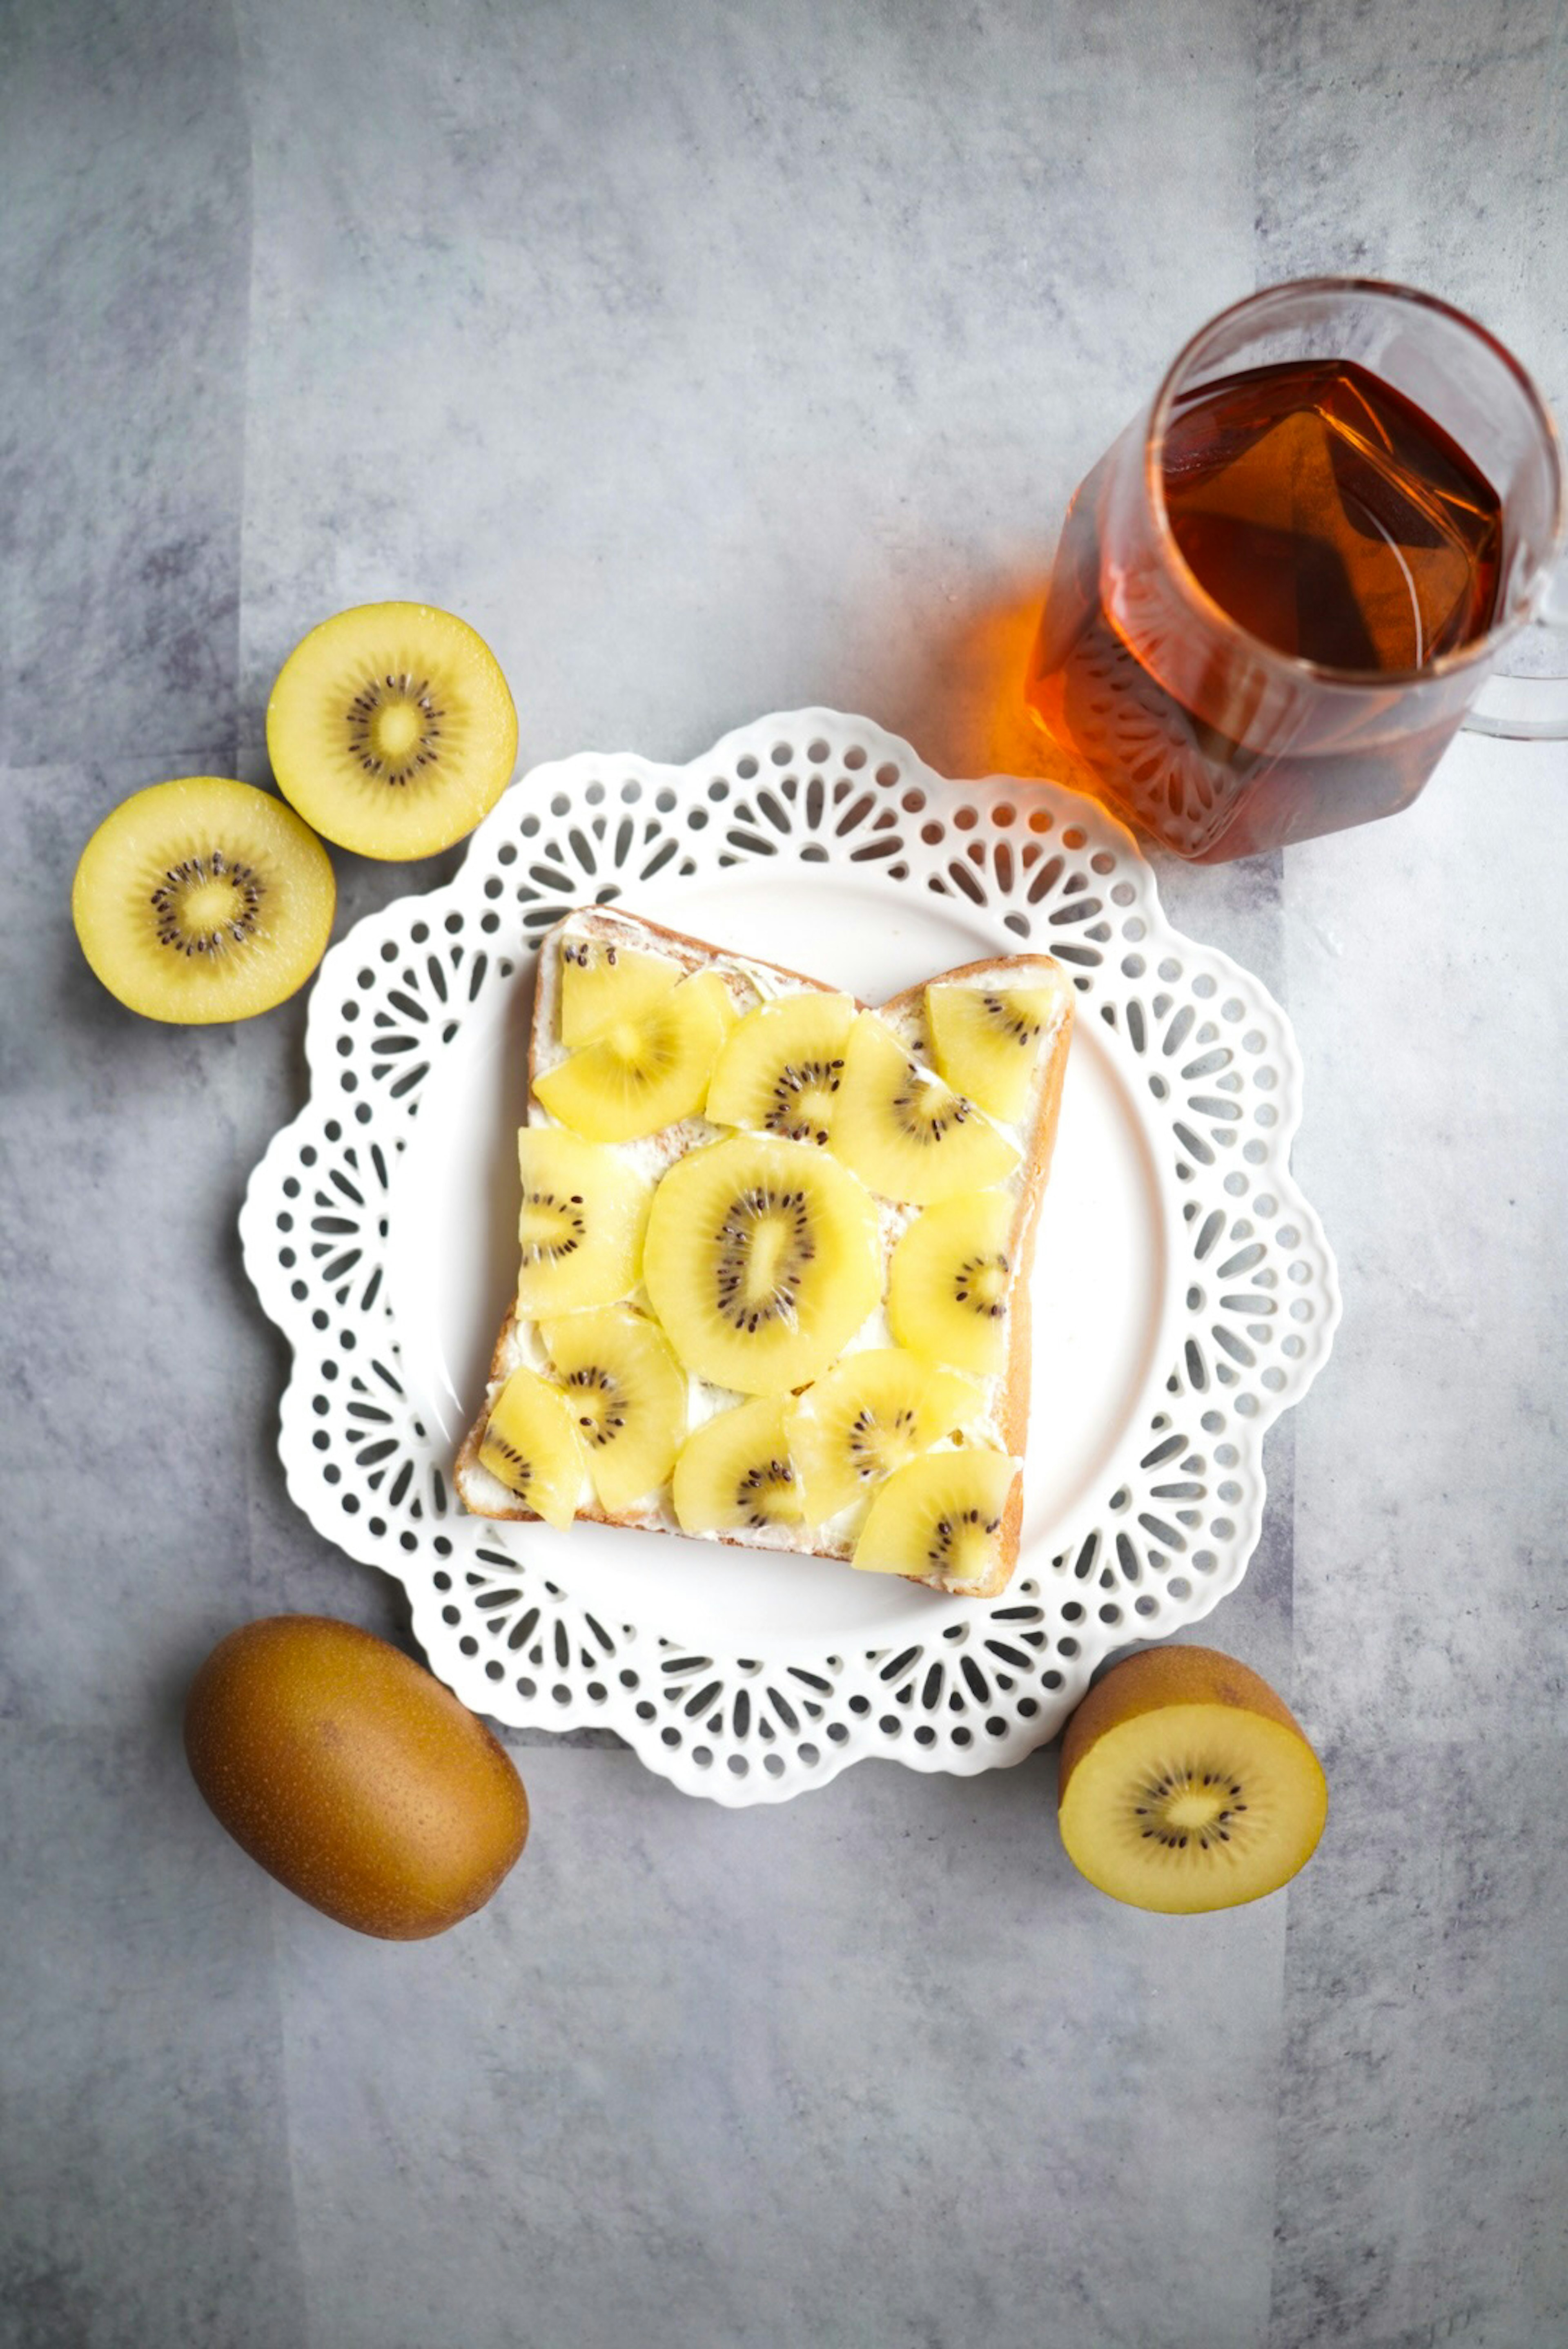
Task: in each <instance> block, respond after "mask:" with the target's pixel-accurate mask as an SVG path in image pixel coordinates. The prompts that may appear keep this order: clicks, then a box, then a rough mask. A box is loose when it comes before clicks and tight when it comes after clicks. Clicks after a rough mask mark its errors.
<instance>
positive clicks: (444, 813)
mask: <svg viewBox="0 0 1568 2349" xmlns="http://www.w3.org/2000/svg"><path fill="white" fill-rule="evenodd" d="M267 753H268V756H269V757H270V758H271V760H272V762H273V774H274V775H275V776H276V778H277V783H278V788H279V790H280V791H281V792H283V794H284V798H285V799H287V800H290V801H292V802H293V803H294V806H295V807H296V808H297V809H298V810H299V812H300V813H301V815H303V816H304V818H305V820H306V822H307V823H312V824H314V825H315V829H316V830H317V832H319V833H324V834H325V837H326V838H327V839H328V840H335V841H336V842H337V843H338V845H339V847H341V848H351V849H353V850H355V851H356V853H357V854H359V855H361V856H379V857H385V858H388V859H391V860H393V861H394V862H398V861H402V860H406V859H407V858H409V857H414V856H433V855H434V854H436V852H437V851H438V849H442V848H449V847H450V846H451V844H452V843H453V842H454V841H456V840H461V839H462V838H463V837H464V835H465V834H466V833H470V832H471V831H472V830H473V828H474V826H475V824H476V823H479V821H480V817H481V816H483V815H486V814H488V813H489V812H490V809H491V808H492V807H493V806H494V805H495V803H496V802H497V800H498V799H500V795H501V793H502V792H503V791H504V790H505V789H506V786H507V784H508V783H509V782H510V781H511V771H512V765H513V762H514V761H515V760H516V757H517V711H516V709H514V708H513V706H512V698H511V693H510V692H509V691H508V689H507V682H506V679H505V678H504V677H503V676H502V675H501V672H500V665H499V663H498V662H497V660H496V657H495V655H494V654H493V653H492V652H491V651H490V647H489V646H488V645H487V644H486V643H485V642H484V640H483V638H482V637H480V636H476V635H475V633H474V631H473V629H472V628H470V627H469V626H468V624H467V622H466V621H463V620H459V619H457V618H455V617H454V616H453V615H452V614H451V613H450V612H438V611H437V610H435V609H434V608H433V607H432V606H431V605H428V604H360V605H356V606H355V608H354V609H353V610H352V611H347V612H339V613H338V614H337V615H336V616H335V618H333V619H330V620H324V621H323V622H322V624H321V626H319V627H317V628H313V629H312V631H311V633H310V635H309V636H306V637H305V638H304V641H303V643H301V644H298V645H296V646H295V647H294V651H293V652H292V653H291V654H290V655H289V657H288V658H287V660H286V661H285V662H284V665H283V667H282V668H281V669H280V670H279V671H278V676H277V682H276V683H275V684H274V686H273V692H272V698H271V700H270V701H269V702H268V704H267Z"/></svg>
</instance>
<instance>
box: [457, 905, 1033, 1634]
mask: <svg viewBox="0 0 1568 2349" xmlns="http://www.w3.org/2000/svg"><path fill="white" fill-rule="evenodd" d="M569 923H576V924H580V925H581V924H583V923H586V924H588V925H589V926H591V927H599V928H603V929H606V930H609V929H616V928H620V927H621V926H624V925H630V926H633V927H634V928H635V929H636V930H637V931H638V932H640V933H641V934H642V936H643V937H644V938H645V940H646V941H647V942H648V943H649V944H650V945H653V946H656V947H657V949H658V950H659V951H660V952H661V953H664V954H667V955H668V956H669V957H671V959H672V960H673V961H676V962H679V963H681V964H682V965H683V966H684V967H685V968H686V969H687V970H688V971H696V970H703V969H707V968H712V967H713V966H714V965H715V964H716V963H717V964H722V963H725V962H743V963H744V964H746V965H747V966H748V968H751V969H753V970H758V971H762V972H766V973H767V974H768V975H769V977H771V978H778V979H782V980H784V981H786V982H787V983H788V984H789V986H790V987H791V988H807V989H810V991H811V992H813V993H817V994H822V995H834V994H840V993H841V992H843V990H842V989H841V988H833V987H830V985H829V984H828V983H827V981H826V980H824V979H820V978H811V977H810V976H809V975H808V974H807V973H805V972H804V971H797V970H791V969H789V968H788V967H787V966H786V965H784V964H781V963H773V962H767V961H764V960H763V959H762V957H760V956H757V955H744V956H743V955H739V954H735V953H732V952H730V951H729V950H728V949H722V948H719V947H712V946H710V945H708V944H707V943H706V942H705V941H704V940H703V939H701V938H694V937H690V936H686V934H685V933H684V932H682V931H679V930H672V929H667V928H666V927H665V926H664V925H663V924H661V923H658V922H652V921H648V920H646V919H645V917H644V916H641V915H639V914H634V913H632V912H630V911H629V910H628V909H626V908H624V907H622V906H620V905H616V906H614V907H613V908H609V907H601V906H597V905H589V906H578V907H574V908H573V910H572V911H570V912H568V913H566V914H563V915H562V918H561V920H560V921H559V922H557V923H556V924H555V925H554V926H553V927H552V928H551V929H549V930H547V931H546V932H545V934H544V936H543V937H542V939H541V940H540V944H539V955H540V968H546V967H547V966H546V964H545V959H544V958H545V957H546V956H547V955H550V954H552V952H553V951H554V950H555V947H556V943H557V940H558V938H559V936H560V933H561V931H562V929H563V928H565V926H567V925H568V924H569ZM1049 961H1050V957H1048V956H1045V955H995V956H986V957H983V958H982V959H981V960H979V961H976V962H968V963H963V964H960V965H959V966H958V967H957V968H954V969H952V970H944V971H937V972H934V973H933V974H932V977H931V978H929V979H922V980H921V981H920V982H919V984H918V985H916V986H914V987H911V988H904V989H903V992H902V993H901V994H898V995H895V996H892V997H890V998H889V999H888V1000H887V1001H886V1002H885V1003H882V1004H880V1005H877V1006H874V1007H872V1006H869V1005H866V1004H864V1003H861V1005H860V1008H861V1009H862V1010H866V1009H873V1008H874V1009H878V1010H880V1011H882V1012H885V1013H891V1014H892V1016H893V1018H894V1019H900V1018H904V1017H910V1016H918V1015H919V1014H920V1013H921V1011H922V1009H923V999H924V994H925V989H926V988H927V987H928V986H931V985H934V983H935V982H936V981H937V980H942V981H944V982H946V981H949V980H953V981H960V982H961V981H963V980H965V979H975V978H981V977H983V976H984V975H985V973H987V972H990V971H996V972H998V973H1000V972H1003V971H1011V970H1013V969H1016V968H1017V966H1018V965H1020V964H1026V963H1041V962H1049ZM1053 967H1055V966H1053ZM857 1000H858V999H857ZM549 1001H550V997H549V996H548V994H547V993H546V990H545V989H543V988H539V989H537V990H536V993H535V997H534V1009H533V1025H532V1030H531V1035H530V1040H529V1057H528V1079H529V1095H530V1099H531V1098H532V1092H533V1083H534V1079H535V1077H536V1075H537V1074H538V1072H539V1068H540V1062H541V1060H542V1047H543V1046H544V1045H545V1044H546V1043H547V1042H548V1040H549V1039H548V1036H547V1032H546V1029H545V1019H546V1013H547V1006H548V1003H549ZM1072 1026H1073V998H1072V997H1071V995H1070V994H1069V996H1068V1012H1067V1017H1066V1018H1065V1019H1063V1020H1062V1022H1061V1025H1060V1027H1059V1029H1058V1030H1057V1034H1056V1036H1055V1037H1054V1039H1053V1040H1052V1044H1051V1049H1050V1054H1049V1057H1048V1060H1047V1064H1046V1067H1045V1071H1044V1074H1043V1079H1042V1082H1041V1089H1040V1094H1039V1099H1038V1103H1037V1109H1036V1113H1035V1124H1034V1131H1033V1133H1032V1136H1031V1137H1030V1142H1031V1146H1030V1149H1029V1152H1028V1154H1027V1156H1026V1161H1025V1164H1024V1168H1023V1176H1022V1181H1021V1184H1020V1186H1019V1199H1018V1214H1017V1219H1016V1222H1015V1224H1014V1226H1013V1236H1012V1255H1013V1273H1012V1278H1011V1281H1010V1284H1009V1288H1008V1292H1007V1306H1008V1312H1007V1360H1006V1369H1005V1371H1004V1373H1003V1380H1002V1387H1001V1394H1000V1399H999V1408H998V1412H997V1419H998V1423H999V1427H1000V1431H1001V1434H1002V1439H1003V1442H1004V1444H1005V1445H1006V1449H1007V1451H1008V1453H1009V1454H1011V1455H1012V1457H1013V1458H1015V1459H1016V1460H1021V1459H1022V1458H1023V1457H1024V1449H1025V1444H1026V1437H1027V1433H1028V1421H1029V1345H1030V1312H1029V1276H1030V1271H1031V1268H1032V1267H1033V1264H1034V1258H1035V1238H1036V1234H1037V1228H1038V1225H1039V1215H1040V1207H1041V1205H1042V1203H1043V1201H1044V1198H1045V1193H1046V1184H1047V1177H1048V1175H1049V1174H1050V1165H1051V1154H1052V1152H1053V1150H1054V1148H1055V1146H1056V1135H1057V1118H1058V1116H1059V1113H1060V1109H1061V1095H1062V1082H1063V1079H1064V1077H1065V1075H1066V1071H1067V1061H1068V1047H1069V1045H1070V1042H1071V1038H1072ZM516 1321H517V1308H516V1304H515V1302H514V1303H513V1304H512V1305H511V1307H510V1308H509V1309H508V1311H507V1314H506V1318H505V1319H504V1320H503V1321H502V1323H501V1325H500V1331H499V1333H498V1335H497V1338H496V1342H495V1348H494V1350H493V1352H492V1354H491V1356H490V1380H489V1383H488V1385H487V1389H486V1394H485V1402H484V1405H483V1407H482V1408H481V1410H480V1413H479V1415H478V1417H477V1418H476V1420H475V1421H474V1423H473V1425H472V1426H471V1427H470V1428H469V1432H468V1433H467V1435H465V1437H464V1438H463V1442H462V1446H461V1449H460V1450H459V1454H458V1456H457V1460H456V1463H455V1464H454V1468H453V1482H454V1484H455V1485H456V1486H457V1490H458V1494H459V1497H460V1499H461V1500H462V1502H463V1505H464V1506H465V1507H466V1508H468V1509H469V1510H470V1511H472V1513H473V1514H474V1515H475V1516H487V1517H497V1518H506V1519H512V1520H531V1521H533V1522H537V1518H536V1516H535V1512H534V1511H533V1510H531V1509H527V1508H524V1507H523V1506H522V1505H521V1502H518V1503H515V1504H514V1505H513V1506H510V1507H506V1508H495V1507H492V1506H489V1505H488V1504H487V1503H483V1502H480V1501H478V1500H477V1499H476V1497H475V1485H474V1472H475V1471H476V1470H478V1469H479V1466H480V1460H479V1449H480V1440H481V1438H482V1436H483V1434H484V1430H485V1426H486V1424H487V1422H488V1419H489V1413H490V1402H491V1401H492V1400H493V1397H494V1392H495V1389H496V1386H497V1384H498V1383H499V1382H500V1380H501V1379H502V1377H503V1376H504V1371H503V1368H502V1365H503V1363H504V1361H505V1359H506V1354H507V1350H508V1346H509V1343H510V1340H511V1336H512V1332H513V1330H514V1328H515V1326H516ZM481 1473H482V1472H481ZM578 1516H579V1517H581V1518H583V1519H584V1520H586V1521H588V1522H590V1523H593V1524H595V1525H605V1526H622V1527H624V1528H626V1529H627V1530H630V1531H639V1532H645V1533H665V1532H667V1531H669V1530H671V1528H669V1527H667V1526H656V1525H655V1526H650V1525H649V1524H648V1522H647V1520H646V1518H645V1516H638V1515H633V1514H622V1515H614V1514H612V1513H611V1512H609V1511H606V1510H603V1509H602V1508H600V1507H599V1506H598V1504H597V1503H596V1502H590V1503H589V1504H588V1505H587V1506H585V1507H583V1508H582V1509H580V1510H579V1511H578ZM1022 1529H1023V1479H1022V1477H1021V1476H1019V1477H1015V1479H1014V1481H1013V1487H1012V1490H1011V1492H1010V1494H1009V1495H1008V1499H1007V1506H1006V1511H1005V1512H1004V1515H1003V1519H1002V1533H1001V1540H1000V1543H999V1545H998V1554H997V1564H996V1568H995V1572H994V1573H993V1574H992V1576H991V1577H990V1578H989V1579H988V1580H987V1581H986V1582H985V1584H984V1585H980V1584H976V1585H975V1587H974V1588H973V1590H966V1591H965V1596H966V1597H974V1598H977V1599H989V1598H995V1596H996V1594H997V1593H998V1592H999V1591H1001V1590H1004V1589H1006V1586H1007V1584H1008V1582H1009V1581H1010V1580H1011V1579H1012V1576H1013V1571H1014V1568H1015V1567H1016V1564H1017V1558H1018V1545H1019V1540H1020V1537H1021V1534H1022ZM712 1538H715V1539H717V1540H718V1541H719V1542H721V1543H722V1544H724V1545H725V1546H726V1547H730V1548H735V1549H752V1548H758V1547H768V1548H779V1549H783V1550H786V1551H788V1552H789V1553H791V1554H794V1555H797V1556H806V1557H835V1558H847V1557H848V1556H849V1554H850V1553H849V1548H848V1547H847V1546H846V1545H844V1544H837V1545H834V1544H829V1543H824V1542H823V1541H822V1540H821V1539H820V1537H817V1538H813V1537H812V1535H811V1533H810V1530H809V1529H808V1528H805V1527H801V1528H799V1539H797V1540H792V1541H789V1542H788V1543H783V1542H779V1541H774V1542H769V1543H767V1544H760V1543H758V1542H756V1541H754V1540H750V1539H748V1537H746V1536H744V1535H740V1534H719V1535H717V1536H716V1537H712ZM907 1579H909V1580H910V1581H918V1582H921V1583H923V1584H924V1585H926V1586H927V1587H929V1588H934V1589H940V1588H942V1585H941V1583H940V1582H939V1581H938V1580H937V1579H936V1578H935V1577H925V1576H915V1575H911V1576H909V1577H908V1578H907Z"/></svg>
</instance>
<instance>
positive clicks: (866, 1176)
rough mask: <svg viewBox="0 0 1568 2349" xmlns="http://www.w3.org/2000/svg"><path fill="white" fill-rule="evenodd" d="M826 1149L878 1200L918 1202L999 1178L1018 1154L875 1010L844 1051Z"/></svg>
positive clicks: (853, 1032) (863, 1015)
mask: <svg viewBox="0 0 1568 2349" xmlns="http://www.w3.org/2000/svg"><path fill="white" fill-rule="evenodd" d="M832 1146H833V1149H834V1150H835V1151H836V1152H837V1154H838V1155H839V1156H840V1157H841V1159H842V1160H843V1161H844V1163H845V1164H846V1165H848V1166H851V1167H853V1169H854V1171H855V1173H856V1174H858V1175H859V1176H860V1178H861V1181H862V1182H863V1183H866V1184H869V1185H870V1186H871V1188H872V1190H873V1191H876V1192H879V1193H880V1194H881V1195H882V1197H883V1198H884V1199H912V1200H913V1201H914V1202H915V1204H916V1205H917V1206H923V1205H925V1203H926V1202H927V1201H929V1200H933V1199H947V1198H951V1197H952V1196H953V1195H954V1193H955V1192H959V1191H977V1190H980V1189H982V1188H984V1187H985V1185H988V1184H992V1183H1000V1182H1001V1181H1002V1180H1003V1179H1004V1177H1005V1176H1006V1175H1008V1174H1011V1173H1012V1171H1013V1169H1014V1167H1015V1166H1016V1164H1017V1163H1018V1158H1019V1151H1018V1146H1017V1144H1016V1143H1015V1142H1012V1141H1010V1140H1009V1139H1008V1137H1007V1136H1006V1134H1005V1133H1002V1132H1001V1131H1000V1130H999V1128H997V1127H996V1126H995V1125H993V1124H992V1123H991V1120H990V1119H989V1118H988V1117H987V1116H986V1115H985V1112H984V1111H982V1110H979V1109H977V1108H976V1107H975V1103H974V1102H972V1101H967V1100H965V1097H964V1096H963V1095H962V1094H960V1093H955V1092H954V1091H953V1090H952V1088H951V1087H950V1086H948V1085H946V1084H944V1082H943V1081H942V1079H941V1078H940V1077H939V1076H937V1075H936V1074H935V1072H934V1071H933V1070H930V1069H928V1068H925V1067H924V1066H923V1064H922V1063H921V1062H920V1061H916V1060H915V1059H914V1058H913V1056H912V1055H911V1054H910V1053H909V1052H908V1051H907V1050H906V1049H905V1048H904V1046H903V1043H902V1042H901V1041H900V1040H899V1038H898V1037H897V1036H896V1035H895V1034H894V1033H893V1031H892V1029H891V1028H890V1027H889V1026H888V1024H887V1022H886V1020H885V1019H879V1018H878V1017H877V1015H876V1013H875V1012H874V1011H864V1012H862V1013H861V1017H860V1018H859V1019H857V1020H856V1022H855V1024H854V1026H853V1028H851V1030H850V1035H849V1040H848V1042H847V1044H846V1045H845V1048H844V1074H843V1083H842V1087H841V1092H840V1096H839V1106H838V1114H837V1116H836V1117H835V1119H834V1121H833V1130H832Z"/></svg>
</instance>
